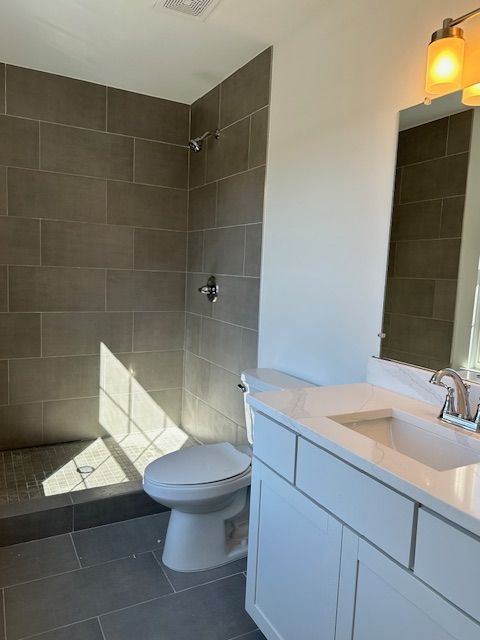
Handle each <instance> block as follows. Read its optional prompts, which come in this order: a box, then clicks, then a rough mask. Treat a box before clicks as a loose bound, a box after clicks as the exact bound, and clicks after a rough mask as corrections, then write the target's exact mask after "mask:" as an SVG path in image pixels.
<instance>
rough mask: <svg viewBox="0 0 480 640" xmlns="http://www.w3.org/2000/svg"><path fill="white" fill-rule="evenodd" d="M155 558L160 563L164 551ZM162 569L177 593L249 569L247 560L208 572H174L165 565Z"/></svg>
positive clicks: (236, 561) (157, 552)
mask: <svg viewBox="0 0 480 640" xmlns="http://www.w3.org/2000/svg"><path fill="white" fill-rule="evenodd" d="M155 556H156V558H157V559H158V561H159V562H160V563H161V561H162V551H155ZM162 568H163V570H164V571H165V573H166V574H167V577H168V579H169V580H170V582H171V584H172V586H173V588H174V589H175V591H182V590H183V589H189V588H190V587H198V586H199V585H201V584H206V583H207V582H213V581H214V580H218V579H219V578H226V577H228V576H234V575H236V574H237V573H242V572H243V571H246V569H247V559H246V558H242V559H240V560H235V561H234V562H228V563H227V564H224V565H222V566H221V567H216V568H215V569H207V570H206V571H188V572H183V571H173V570H172V569H169V568H168V567H166V566H165V565H164V564H162Z"/></svg>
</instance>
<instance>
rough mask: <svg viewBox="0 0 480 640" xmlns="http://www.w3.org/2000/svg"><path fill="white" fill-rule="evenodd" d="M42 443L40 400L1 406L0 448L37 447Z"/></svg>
mask: <svg viewBox="0 0 480 640" xmlns="http://www.w3.org/2000/svg"><path fill="white" fill-rule="evenodd" d="M42 443H43V430H42V404H41V403H40V402H30V403H28V404H9V405H4V406H1V407H0V449H4V450H5V449H18V448H19V447H35V446H38V445H41V444H42Z"/></svg>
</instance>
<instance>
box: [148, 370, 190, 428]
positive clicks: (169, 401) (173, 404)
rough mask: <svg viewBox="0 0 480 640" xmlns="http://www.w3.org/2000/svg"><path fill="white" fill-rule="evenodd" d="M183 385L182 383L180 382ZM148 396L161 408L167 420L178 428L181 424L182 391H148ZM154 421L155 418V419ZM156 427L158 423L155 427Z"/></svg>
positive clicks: (179, 389)
mask: <svg viewBox="0 0 480 640" xmlns="http://www.w3.org/2000/svg"><path fill="white" fill-rule="evenodd" d="M182 384H183V381H182ZM149 395H150V396H151V397H152V398H153V400H154V401H155V402H156V403H157V404H158V406H159V407H161V409H162V411H163V412H164V413H165V415H166V417H167V420H168V419H169V420H170V421H171V422H173V423H174V424H176V425H178V426H180V425H181V424H182V389H181V388H178V389H162V390H160V391H150V392H149ZM155 420H156V418H155ZM155 427H156V428H157V427H158V423H157V424H156V425H155Z"/></svg>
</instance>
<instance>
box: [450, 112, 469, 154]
mask: <svg viewBox="0 0 480 640" xmlns="http://www.w3.org/2000/svg"><path fill="white" fill-rule="evenodd" d="M472 119H473V109H469V110H468V111H462V112H461V113H456V114H454V115H453V116H450V118H449V120H450V126H449V129H448V145H447V154H451V153H461V152H462V151H469V150H470V139H471V135H472Z"/></svg>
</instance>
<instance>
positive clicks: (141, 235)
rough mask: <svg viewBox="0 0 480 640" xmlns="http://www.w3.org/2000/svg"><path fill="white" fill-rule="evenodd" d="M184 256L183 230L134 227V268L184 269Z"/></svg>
mask: <svg viewBox="0 0 480 640" xmlns="http://www.w3.org/2000/svg"><path fill="white" fill-rule="evenodd" d="M186 258H187V234H186V233H185V232H181V231H160V230H157V229H135V269H159V270H165V271H185V267H186Z"/></svg>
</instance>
